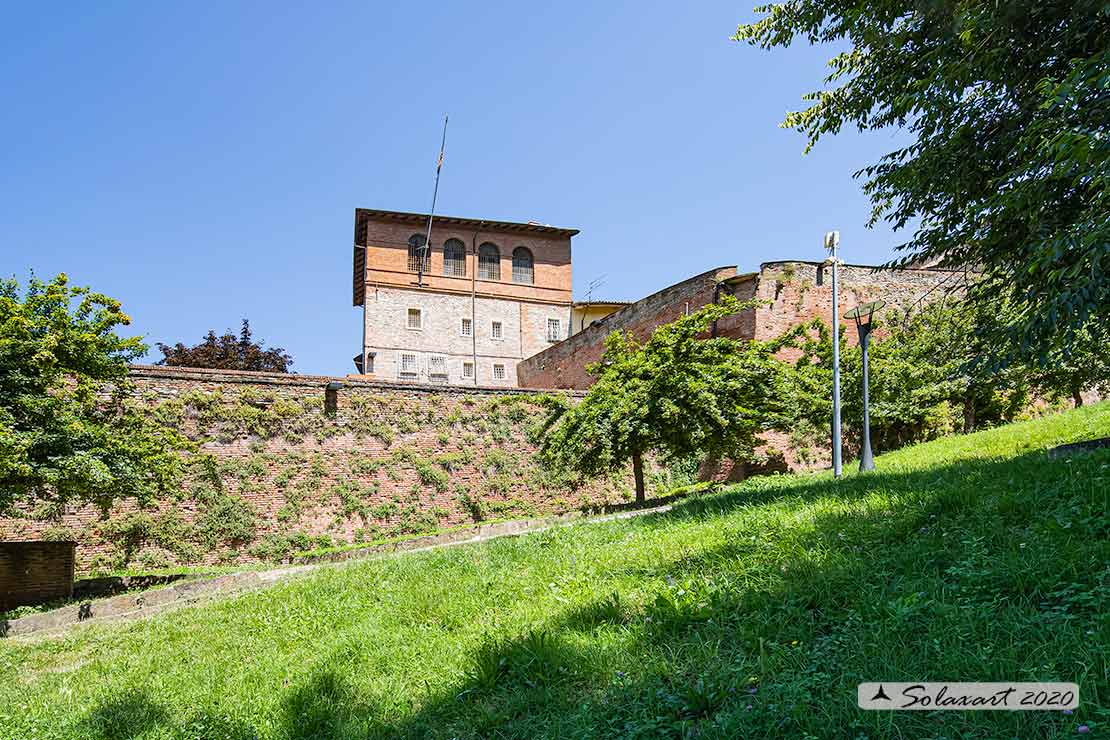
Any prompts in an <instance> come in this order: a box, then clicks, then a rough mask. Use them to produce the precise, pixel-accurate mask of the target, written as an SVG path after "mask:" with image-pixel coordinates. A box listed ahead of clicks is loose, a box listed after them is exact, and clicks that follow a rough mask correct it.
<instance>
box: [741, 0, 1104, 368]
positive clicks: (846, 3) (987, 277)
mask: <svg viewBox="0 0 1110 740" xmlns="http://www.w3.org/2000/svg"><path fill="white" fill-rule="evenodd" d="M756 11H757V12H758V13H761V14H762V17H761V18H760V19H758V20H757V21H756V22H754V23H750V24H745V25H741V26H740V27H739V28H738V30H737V33H736V36H735V37H734V38H735V39H737V40H741V41H746V42H748V43H751V44H753V45H757V46H760V47H762V48H765V49H770V48H774V47H780V46H781V47H786V46H788V45H790V44H791V43H792V42H793V41H795V40H799V39H800V40H805V41H808V42H810V43H811V44H812V43H835V44H838V45H843V44H845V43H847V44H848V48H847V49H846V50H845V51H843V52H841V53H839V54H836V55H835V56H833V58H832V59H831V60H830V61H829V67H830V68H831V71H830V72H829V75H828V76H827V77H826V78H825V80H824V83H825V87H824V89H822V90H820V91H817V92H813V93H810V94H808V95H806V96H805V97H804V99H805V100H808V101H810V103H811V104H810V106H809V107H808V108H806V109H805V110H803V111H799V112H792V113H789V114H788V115H787V116H786V119H785V121H784V122H783V126H785V127H788V128H794V129H797V130H798V131H800V132H802V133H803V134H805V135H806V136H807V138H808V146H807V151H808V149H809V148H811V147H813V146H814V145H815V144H816V143H817V142H818V140H819V139H820V138H821V137H822V136H824V135H826V134H835V133H837V132H838V131H840V130H841V128H843V127H844V126H855V127H857V128H858V129H860V130H876V129H882V128H887V127H894V126H898V127H903V128H904V129H905V130H906V131H908V132H909V133H910V135H911V136H912V142H911V143H909V144H908V145H906V146H904V147H901V148H899V149H896V150H895V151H892V152H890V153H888V154H887V155H885V156H883V157H882V158H881V159H880V160H879V161H878V162H877V163H874V164H872V165H871V166H867V167H864V168H863V169H861V170H860V171H859V172H857V173H856V176H857V177H862V178H864V179H865V184H864V191H865V192H866V193H867V194H868V195H869V196H870V198H871V202H872V205H873V211H872V217H871V223H872V224H874V223H876V222H878V221H880V220H886V221H888V222H890V223H891V224H893V225H894V226H895V227H896V228H902V227H904V226H906V225H908V224H912V223H914V224H917V225H916V227H915V231H914V233H913V236H912V238H910V239H909V240H908V241H906V242H905V243H904V244H902V245H901V246H900V247H899V249H900V250H901V252H902V254H903V256H902V258H901V259H900V260H899V261H900V262H903V263H907V262H910V261H917V260H930V261H935V260H939V261H941V262H942V263H943V264H946V265H949V266H960V267H965V266H966V267H970V268H973V269H975V270H977V271H978V272H979V276H977V278H976V280H975V282H974V283H973V284H972V286H971V290H970V293H969V296H968V297H969V299H970V300H971V301H974V302H978V303H980V304H981V305H983V306H987V305H990V304H992V303H994V302H997V301H1000V300H1006V301H1009V302H1010V304H1011V305H1012V306H1013V309H1014V310H1013V314H1012V317H1011V320H1010V321H1009V322H1007V323H1006V324H1005V325H1001V326H998V327H996V333H995V335H994V340H995V341H994V342H993V348H994V349H993V351H994V352H995V353H1007V354H1009V355H1022V356H1026V357H1032V356H1035V357H1038V358H1041V359H1044V358H1045V357H1046V356H1047V355H1048V354H1049V353H1051V352H1052V351H1054V349H1058V348H1060V347H1063V346H1067V345H1069V344H1071V343H1073V342H1074V341H1075V339H1076V333H1077V332H1079V331H1080V330H1081V329H1083V328H1084V327H1087V328H1088V329H1089V330H1093V331H1096V332H1097V333H1103V332H1104V327H1105V326H1106V324H1107V322H1110V136H1108V135H1107V131H1110V5H1107V4H1106V2H1105V1H1104V0H1070V1H1068V2H1061V1H1045V0H1022V1H1018V2H1004V3H997V2H982V1H980V0H957V1H955V2H939V1H936V0H933V1H931V2H921V3H909V4H907V3H901V2H891V1H890V0H882V1H880V2H873V1H872V0H866V1H865V0H831V1H830V0H789V1H788V2H781V3H775V4H770V5H764V6H762V7H759V8H757V9H756ZM1092 322H1095V323H1096V324H1098V325H1099V326H1097V327H1094V328H1092V327H1091V323H1092ZM999 340H1003V341H1001V342H1000V341H999ZM1004 348H1005V349H1004Z"/></svg>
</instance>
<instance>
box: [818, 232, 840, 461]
mask: <svg viewBox="0 0 1110 740" xmlns="http://www.w3.org/2000/svg"><path fill="white" fill-rule="evenodd" d="M839 246H840V232H839V231H828V232H825V249H827V250H828V251H829V258H828V259H827V260H825V262H824V263H822V264H832V343H833V360H832V362H833V369H832V370H833V419H832V463H833V477H834V478H839V477H840V468H841V464H840V318H839V313H840V312H839V311H838V310H837V294H836V264H837V262H838V261H839V260H838V258H837V256H836V250H837V247H839Z"/></svg>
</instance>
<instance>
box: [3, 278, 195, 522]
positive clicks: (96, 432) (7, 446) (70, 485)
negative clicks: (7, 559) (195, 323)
mask: <svg viewBox="0 0 1110 740" xmlns="http://www.w3.org/2000/svg"><path fill="white" fill-rule="evenodd" d="M129 323H130V319H129V318H128V317H127V315H126V314H124V313H123V311H122V310H121V308H120V304H119V302H118V301H116V300H113V299H112V298H109V297H108V296H105V295H102V294H100V293H94V292H92V291H90V290H89V289H87V288H75V287H71V286H70V285H69V284H68V280H67V278H66V276H65V275H64V274H62V275H58V276H57V277H55V278H54V279H53V280H51V281H49V282H43V281H41V280H38V279H36V278H32V279H31V280H30V281H29V283H28V285H27V287H26V289H25V290H24V291H22V292H21V291H20V287H19V284H18V283H17V281H16V280H14V279H7V280H2V281H0V513H3V512H9V513H10V512H11V511H12V509H13V507H14V506H18V505H23V504H27V505H30V504H33V505H35V506H36V507H38V508H39V509H40V511H44V512H45V513H47V514H49V513H51V512H55V511H57V510H58V509H59V507H61V506H62V505H64V504H66V503H68V502H71V501H73V502H78V503H94V504H97V505H98V506H100V507H101V508H107V506H108V505H109V504H110V503H111V502H112V501H113V500H114V499H117V498H120V497H125V496H135V497H137V498H138V499H140V501H145V500H147V499H149V498H151V497H153V496H155V495H157V494H159V493H163V492H166V491H169V490H171V489H172V487H173V486H174V485H175V481H176V476H177V473H178V471H179V466H180V461H179V459H178V457H177V454H176V450H177V449H178V448H179V447H181V446H182V445H183V444H184V442H183V440H182V438H181V437H180V436H179V435H178V434H177V433H176V432H174V431H172V430H169V429H166V428H163V427H161V426H158V425H157V424H154V423H152V422H149V421H148V420H147V418H146V417H145V415H144V414H143V413H142V412H141V411H139V410H136V409H135V408H133V407H132V406H131V405H130V404H129V403H128V401H127V393H126V383H127V363H128V362H129V361H130V360H133V359H135V358H137V357H139V356H141V355H142V354H143V353H144V352H145V351H146V346H145V345H144V344H143V343H142V341H141V340H140V339H139V338H137V337H121V336H119V335H118V334H117V333H116V329H117V328H119V327H121V326H127V325H128V324H129Z"/></svg>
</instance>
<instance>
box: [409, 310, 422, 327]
mask: <svg viewBox="0 0 1110 740" xmlns="http://www.w3.org/2000/svg"><path fill="white" fill-rule="evenodd" d="M409 328H410V329H423V328H424V317H423V315H422V312H421V310H420V309H419V308H410V309H409Z"/></svg>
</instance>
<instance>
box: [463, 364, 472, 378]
mask: <svg viewBox="0 0 1110 740" xmlns="http://www.w3.org/2000/svg"><path fill="white" fill-rule="evenodd" d="M463 377H464V378H473V377H474V363H473V362H464V363H463Z"/></svg>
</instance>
